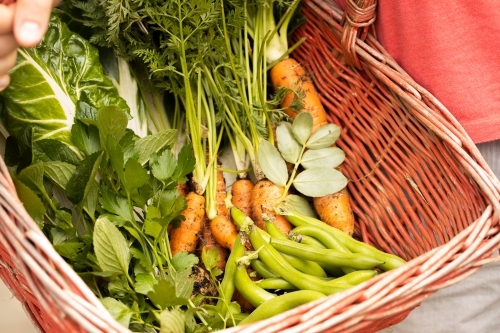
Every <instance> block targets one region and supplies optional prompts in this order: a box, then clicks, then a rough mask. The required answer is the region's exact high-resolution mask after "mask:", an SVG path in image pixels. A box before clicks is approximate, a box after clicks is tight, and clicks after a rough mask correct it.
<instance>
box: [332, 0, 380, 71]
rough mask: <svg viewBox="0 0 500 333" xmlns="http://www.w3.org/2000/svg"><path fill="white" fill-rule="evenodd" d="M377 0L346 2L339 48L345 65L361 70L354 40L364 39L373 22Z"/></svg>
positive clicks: (352, 0)
mask: <svg viewBox="0 0 500 333" xmlns="http://www.w3.org/2000/svg"><path fill="white" fill-rule="evenodd" d="M376 8H377V0H346V1H345V11H344V15H343V17H342V21H341V22H340V23H341V24H342V25H343V26H344V31H343V33H342V39H341V48H342V52H343V54H344V57H345V60H346V62H347V64H349V65H350V66H353V67H355V68H358V69H362V66H361V62H360V61H359V59H358V56H357V54H356V39H357V38H360V39H365V37H366V35H367V34H368V30H369V29H370V26H371V25H372V24H373V22H375V18H376Z"/></svg>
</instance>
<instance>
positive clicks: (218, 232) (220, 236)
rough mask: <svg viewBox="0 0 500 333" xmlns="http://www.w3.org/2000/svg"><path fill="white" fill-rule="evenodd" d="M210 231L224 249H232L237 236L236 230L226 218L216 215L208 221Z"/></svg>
mask: <svg viewBox="0 0 500 333" xmlns="http://www.w3.org/2000/svg"><path fill="white" fill-rule="evenodd" d="M210 230H211V233H212V235H213V237H214V239H215V241H217V243H218V244H220V245H221V246H222V247H225V248H226V249H232V248H233V244H234V240H235V239H236V237H237V236H238V230H237V228H236V225H235V224H234V223H233V222H232V221H231V220H230V218H229V217H228V216H224V215H217V216H216V217H215V218H214V219H212V221H210Z"/></svg>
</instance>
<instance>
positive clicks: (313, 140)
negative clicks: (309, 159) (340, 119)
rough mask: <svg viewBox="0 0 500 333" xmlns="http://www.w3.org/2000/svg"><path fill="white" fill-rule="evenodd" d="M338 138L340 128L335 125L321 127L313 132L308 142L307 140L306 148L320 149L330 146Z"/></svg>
mask: <svg viewBox="0 0 500 333" xmlns="http://www.w3.org/2000/svg"><path fill="white" fill-rule="evenodd" d="M339 136H340V127H338V126H337V125H335V124H327V125H325V126H321V127H320V128H318V129H317V130H316V132H314V133H313V134H312V135H311V137H310V138H309V140H307V143H306V147H307V148H309V149H321V148H326V147H330V146H332V145H333V144H334V143H335V141H337V139H338V138H339Z"/></svg>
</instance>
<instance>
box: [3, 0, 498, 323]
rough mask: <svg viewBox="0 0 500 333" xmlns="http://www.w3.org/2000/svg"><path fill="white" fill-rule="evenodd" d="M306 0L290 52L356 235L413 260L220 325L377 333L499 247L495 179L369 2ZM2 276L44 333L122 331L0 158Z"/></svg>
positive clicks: (454, 280)
mask: <svg viewBox="0 0 500 333" xmlns="http://www.w3.org/2000/svg"><path fill="white" fill-rule="evenodd" d="M347 6H348V7H347V10H346V13H347V15H346V16H345V17H344V16H343V13H342V11H341V10H340V9H339V8H338V7H337V6H336V5H335V4H334V3H332V2H331V0H328V1H324V0H303V12H304V14H305V15H306V17H308V18H311V19H309V20H308V23H307V24H306V25H305V26H304V27H302V28H301V29H299V31H297V33H296V35H295V38H300V37H303V36H307V38H308V41H307V42H306V43H304V44H303V45H302V46H301V47H300V48H298V49H297V50H296V51H295V52H294V57H295V58H296V59H298V60H299V61H300V62H302V63H303V64H304V65H305V66H306V67H307V68H308V70H309V71H310V72H311V75H312V78H313V80H314V82H315V83H316V85H317V87H318V89H319V91H320V93H321V94H322V101H323V103H324V105H325V106H326V108H327V109H328V111H329V112H330V115H331V119H330V120H331V121H332V122H335V123H337V124H339V125H341V126H342V128H343V133H342V136H341V140H340V142H339V143H338V144H339V146H340V147H341V148H342V149H343V150H344V151H345V152H346V154H347V156H348V159H347V161H346V162H345V163H344V167H343V171H344V173H345V174H346V175H347V176H348V177H349V179H350V180H351V181H350V182H349V185H348V188H349V191H350V193H351V196H352V199H353V200H352V201H353V202H352V203H353V208H354V210H355V214H356V218H357V226H356V235H357V236H359V237H360V238H362V239H363V240H364V241H365V242H368V243H371V244H373V245H375V246H377V247H379V248H381V249H383V250H385V251H388V252H392V253H396V254H398V255H400V256H402V257H404V258H405V259H408V260H410V261H409V262H408V264H407V265H405V266H403V267H401V268H399V269H397V270H394V271H391V272H388V273H385V274H383V275H380V276H377V277H376V278H373V279H372V280H370V281H368V282H365V283H363V284H361V285H359V286H357V287H354V288H353V289H350V290H348V291H346V292H343V293H340V294H336V295H332V296H330V297H327V298H325V299H322V300H319V301H316V302H314V303H310V304H306V305H304V306H302V307H299V308H296V309H294V310H292V311H289V312H287V313H284V314H281V315H278V316H275V317H273V318H271V319H268V320H265V321H262V322H259V323H255V324H252V325H250V326H247V327H243V328H242V327H238V328H232V329H228V330H227V332H236V331H238V332H376V331H378V330H380V329H382V328H385V327H388V326H389V325H391V324H395V323H398V322H400V321H401V320H403V319H404V318H405V317H406V316H407V315H408V314H409V312H410V311H411V310H412V309H413V308H415V307H416V306H418V305H419V304H420V303H421V302H422V300H423V299H425V298H426V297H428V296H430V295H431V294H433V293H434V292H435V291H436V290H438V289H440V288H443V287H446V286H448V285H451V284H453V283H456V282H458V281H460V280H462V279H464V278H466V277H467V276H469V275H470V274H472V273H474V272H475V271H476V270H477V269H479V268H480V267H481V266H482V265H484V264H485V263H487V262H489V261H492V260H496V259H495V258H492V257H491V256H492V253H493V252H494V251H495V250H496V249H498V248H499V247H500V232H499V231H500V224H499V216H500V215H499V214H500V204H499V198H500V195H499V192H500V182H499V181H498V179H496V178H495V176H494V175H493V174H492V172H491V171H490V169H489V168H488V166H487V165H486V163H485V162H484V160H483V159H482V157H481V156H480V154H479V152H478V151H477V149H476V148H475V146H474V144H473V142H472V141H471V140H470V138H469V137H468V136H467V134H466V133H465V132H464V130H463V129H462V127H461V126H460V125H459V124H458V122H457V121H456V120H455V119H454V118H453V116H452V115H451V114H450V113H449V112H448V111H447V110H446V108H445V107H444V106H443V105H441V104H440V103H439V101H437V100H436V99H435V98H434V97H433V96H432V95H431V94H430V93H428V92H427V91H426V90H425V89H424V88H422V87H421V86H419V85H418V84H417V83H416V82H414V81H413V80H412V79H411V78H410V77H409V76H408V75H407V74H406V73H405V72H404V71H403V70H402V69H401V68H400V67H399V66H398V65H397V64H396V63H395V61H394V60H393V59H392V58H391V57H390V56H389V55H388V54H387V52H385V50H384V49H383V48H382V46H381V45H380V44H379V43H378V42H377V40H376V38H375V37H374V35H373V34H371V33H370V29H371V28H370V25H371V24H372V23H373V20H374V15H375V3H374V1H372V0H366V1H363V0H359V1H358V2H353V1H347ZM0 262H1V272H0V275H1V277H2V279H3V280H4V282H6V284H7V285H8V286H9V287H10V288H11V290H12V291H13V292H14V294H15V296H16V297H17V298H18V299H19V300H20V301H21V302H22V303H23V305H24V307H25V309H26V312H27V313H28V314H29V315H30V317H31V319H32V321H33V322H34V323H35V325H36V326H38V327H39V328H40V330H41V331H45V332H63V331H64V332H129V331H128V330H127V329H124V328H123V327H121V326H120V325H119V324H118V323H117V322H115V321H114V320H113V318H112V317H111V315H109V314H108V312H107V311H106V310H105V309H104V307H103V306H102V305H101V304H100V302H99V301H98V299H97V298H96V297H95V296H94V295H93V294H92V293H91V291H90V290H89V289H88V288H87V287H86V286H85V284H84V283H83V282H82V281H81V280H80V278H79V277H78V276H77V275H76V274H75V273H74V272H73V271H72V270H71V269H70V268H69V267H68V266H67V265H66V264H65V262H64V260H63V259H62V258H61V257H60V256H59V255H58V254H57V253H56V252H55V250H54V249H53V248H52V246H51V244H50V242H49V241H48V240H47V239H46V238H45V237H44V235H43V233H42V232H41V231H40V230H39V229H38V228H37V226H36V224H35V223H34V222H33V221H32V220H31V218H30V217H29V216H28V214H27V213H26V212H25V210H24V208H23V207H22V204H21V203H20V202H19V200H18V199H17V197H16V195H15V189H14V186H13V184H12V181H11V179H10V178H9V175H8V170H7V169H6V167H5V165H4V164H3V161H0Z"/></svg>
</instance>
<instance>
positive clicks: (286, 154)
mask: <svg viewBox="0 0 500 333" xmlns="http://www.w3.org/2000/svg"><path fill="white" fill-rule="evenodd" d="M276 140H277V141H278V149H279V151H280V153H281V156H283V158H284V159H285V161H287V162H288V163H292V164H295V163H297V161H298V159H299V156H300V152H301V151H302V146H301V145H300V144H299V143H298V142H297V140H296V139H295V137H294V135H293V133H292V125H291V124H290V123H288V122H282V123H281V124H279V125H278V127H277V128H276Z"/></svg>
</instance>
